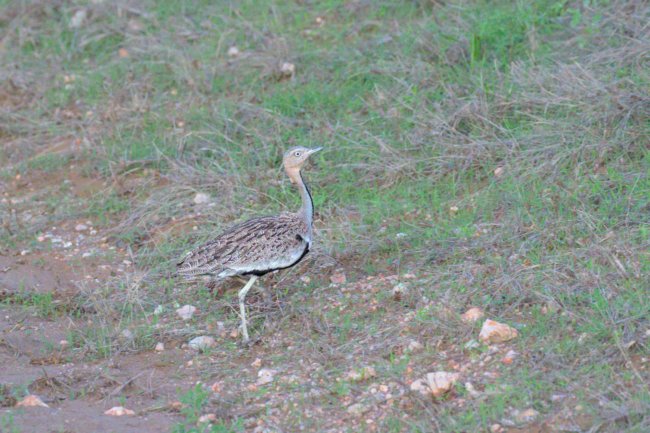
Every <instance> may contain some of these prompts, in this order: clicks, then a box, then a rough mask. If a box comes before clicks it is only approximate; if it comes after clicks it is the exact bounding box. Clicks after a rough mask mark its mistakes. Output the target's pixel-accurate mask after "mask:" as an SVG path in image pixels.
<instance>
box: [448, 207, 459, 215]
mask: <svg viewBox="0 0 650 433" xmlns="http://www.w3.org/2000/svg"><path fill="white" fill-rule="evenodd" d="M449 213H450V214H457V213H458V206H450V207H449Z"/></svg>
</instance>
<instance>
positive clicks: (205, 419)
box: [199, 413, 217, 423]
mask: <svg viewBox="0 0 650 433" xmlns="http://www.w3.org/2000/svg"><path fill="white" fill-rule="evenodd" d="M216 420H217V415H215V414H213V413H206V414H205V415H201V416H200V417H199V423H206V422H213V421H216Z"/></svg>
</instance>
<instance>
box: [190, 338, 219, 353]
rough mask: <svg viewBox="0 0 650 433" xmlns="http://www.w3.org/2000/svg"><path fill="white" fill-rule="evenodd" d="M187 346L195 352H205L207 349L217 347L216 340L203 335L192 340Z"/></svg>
mask: <svg viewBox="0 0 650 433" xmlns="http://www.w3.org/2000/svg"><path fill="white" fill-rule="evenodd" d="M187 344H188V345H189V346H190V348H192V349H194V350H200V351H203V350H205V349H209V348H210V347H214V346H215V345H216V342H215V341H214V338H212V337H208V336H207V335H202V336H200V337H196V338H193V339H191V340H190V342H189V343H187Z"/></svg>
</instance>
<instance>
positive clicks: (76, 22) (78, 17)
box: [70, 9, 88, 29]
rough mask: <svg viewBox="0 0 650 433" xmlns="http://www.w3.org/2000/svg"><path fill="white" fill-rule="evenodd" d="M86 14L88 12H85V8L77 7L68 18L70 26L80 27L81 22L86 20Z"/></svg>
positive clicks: (73, 27)
mask: <svg viewBox="0 0 650 433" xmlns="http://www.w3.org/2000/svg"><path fill="white" fill-rule="evenodd" d="M87 15H88V13H87V12H86V9H79V10H78V11H77V12H75V13H74V15H73V16H72V18H70V28H71V29H78V28H79V27H81V25H82V24H83V22H84V21H85V20H86V16H87Z"/></svg>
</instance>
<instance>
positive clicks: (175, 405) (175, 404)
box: [169, 401, 185, 412]
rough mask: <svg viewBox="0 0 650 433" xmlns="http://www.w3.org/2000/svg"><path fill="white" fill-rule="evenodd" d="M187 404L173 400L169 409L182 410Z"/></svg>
mask: <svg viewBox="0 0 650 433" xmlns="http://www.w3.org/2000/svg"><path fill="white" fill-rule="evenodd" d="M184 407H185V405H184V404H183V403H181V402H180V401H172V402H170V403H169V409H171V410H173V411H177V412H180V410H181V409H183V408H184Z"/></svg>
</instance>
